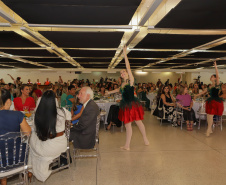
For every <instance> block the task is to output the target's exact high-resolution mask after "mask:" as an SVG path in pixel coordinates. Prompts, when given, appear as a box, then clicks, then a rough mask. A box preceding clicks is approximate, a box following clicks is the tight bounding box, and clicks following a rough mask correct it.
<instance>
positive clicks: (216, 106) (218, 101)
mask: <svg viewBox="0 0 226 185" xmlns="http://www.w3.org/2000/svg"><path fill="white" fill-rule="evenodd" d="M214 67H215V70H216V74H215V75H212V76H211V77H210V81H211V82H212V85H211V86H210V87H209V88H208V89H207V90H206V91H203V92H202V93H199V94H198V95H196V96H195V98H196V97H197V96H200V95H203V94H205V93H207V92H208V93H209V95H210V97H209V98H208V99H207V100H206V113H207V122H208V129H207V131H206V136H209V135H210V134H212V133H213V131H212V125H213V116H214V115H218V116H222V114H223V111H224V104H223V101H224V100H223V99H222V98H220V97H219V91H220V89H221V84H220V81H219V73H218V69H217V63H216V61H215V62H214Z"/></svg>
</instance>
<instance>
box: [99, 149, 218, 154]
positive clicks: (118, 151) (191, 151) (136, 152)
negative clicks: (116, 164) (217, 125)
mask: <svg viewBox="0 0 226 185" xmlns="http://www.w3.org/2000/svg"><path fill="white" fill-rule="evenodd" d="M212 150H213V149H203V150H155V151H131V150H130V151H111V152H101V153H100V154H112V153H126V152H127V153H156V152H201V151H203V152H204V151H205V152H206V151H212ZM214 150H217V149H214Z"/></svg>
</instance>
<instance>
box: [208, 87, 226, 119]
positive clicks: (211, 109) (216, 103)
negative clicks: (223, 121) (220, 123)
mask: <svg viewBox="0 0 226 185" xmlns="http://www.w3.org/2000/svg"><path fill="white" fill-rule="evenodd" d="M220 88H221V85H217V86H215V87H212V88H210V89H208V92H209V95H210V97H209V98H208V99H207V100H206V113H207V114H211V115H218V116H222V114H223V111H224V103H223V101H224V100H223V99H222V98H220V97H219V91H220Z"/></svg>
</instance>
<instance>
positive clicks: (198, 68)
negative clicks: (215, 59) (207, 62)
mask: <svg viewBox="0 0 226 185" xmlns="http://www.w3.org/2000/svg"><path fill="white" fill-rule="evenodd" d="M203 68H204V67H199V68H196V69H203Z"/></svg>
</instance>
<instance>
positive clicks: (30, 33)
mask: <svg viewBox="0 0 226 185" xmlns="http://www.w3.org/2000/svg"><path fill="white" fill-rule="evenodd" d="M20 29H21V30H22V31H24V32H25V33H27V34H28V35H30V36H31V37H33V38H34V39H36V40H38V41H39V42H41V43H42V44H44V45H45V46H47V47H50V44H48V43H46V42H45V41H43V40H42V39H40V38H39V37H38V36H37V35H35V34H34V33H33V32H32V31H30V30H29V29H27V28H25V27H20Z"/></svg>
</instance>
